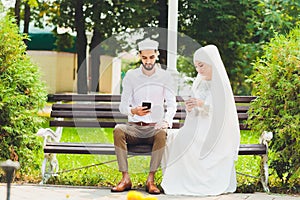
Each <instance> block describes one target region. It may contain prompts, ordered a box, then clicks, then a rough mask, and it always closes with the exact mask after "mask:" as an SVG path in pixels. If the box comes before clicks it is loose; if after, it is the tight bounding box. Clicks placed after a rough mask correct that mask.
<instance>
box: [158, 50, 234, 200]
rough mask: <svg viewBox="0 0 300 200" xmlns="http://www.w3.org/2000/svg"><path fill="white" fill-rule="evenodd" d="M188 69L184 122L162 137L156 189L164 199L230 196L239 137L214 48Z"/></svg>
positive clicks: (229, 91) (231, 99)
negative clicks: (159, 188) (160, 177)
mask: <svg viewBox="0 0 300 200" xmlns="http://www.w3.org/2000/svg"><path fill="white" fill-rule="evenodd" d="M194 65H195V69H196V71H197V72H198V75H197V78H196V80H195V81H194V82H193V86H192V93H191V98H189V99H188V100H186V101H185V105H186V111H187V116H186V120H185V123H184V126H183V127H182V128H180V129H179V131H178V132H177V133H176V136H174V137H173V139H172V137H169V136H168V142H167V143H168V145H167V148H166V153H165V160H164V162H166V163H164V164H163V166H162V167H163V172H164V175H163V180H162V183H161V186H162V188H163V189H164V192H165V194H169V195H197V196H206V195H219V194H222V193H230V192H234V191H235V190H236V173H235V166H234V162H235V160H236V159H237V155H238V148H239V144H240V135H239V122H238V116H237V112H236V107H235V102H234V97H233V93H232V89H231V86H230V82H229V79H228V76H227V74H226V71H225V67H224V65H223V62H222V59H221V57H220V54H219V51H218V49H217V47H216V46H214V45H208V46H205V47H202V48H200V49H198V50H197V51H196V52H195V54H194Z"/></svg>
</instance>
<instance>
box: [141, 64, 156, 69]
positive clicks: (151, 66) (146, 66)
mask: <svg viewBox="0 0 300 200" xmlns="http://www.w3.org/2000/svg"><path fill="white" fill-rule="evenodd" d="M142 65H143V67H144V69H145V70H147V71H151V70H152V69H153V68H154V66H155V63H154V64H153V65H145V64H144V63H142Z"/></svg>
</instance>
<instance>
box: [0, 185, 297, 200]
mask: <svg viewBox="0 0 300 200" xmlns="http://www.w3.org/2000/svg"><path fill="white" fill-rule="evenodd" d="M138 191H140V192H142V193H143V194H144V195H145V196H147V195H148V194H147V193H146V192H145V191H143V190H138ZM126 195H127V192H122V193H111V192H110V189H109V188H97V187H72V186H49V185H32V184H25V185H19V184H13V185H12V188H11V196H10V200H48V199H49V200H126ZM156 197H157V198H158V200H179V199H180V200H300V195H280V194H266V193H253V194H244V193H234V194H224V195H219V196H210V197H195V196H171V195H164V194H161V195H157V196H156ZM2 199H3V200H4V199H6V184H4V183H0V200H2Z"/></svg>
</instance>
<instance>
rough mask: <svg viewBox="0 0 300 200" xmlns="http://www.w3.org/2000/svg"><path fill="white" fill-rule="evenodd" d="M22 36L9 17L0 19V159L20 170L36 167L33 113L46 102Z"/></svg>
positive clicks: (36, 70) (36, 116)
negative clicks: (11, 162) (9, 160)
mask: <svg viewBox="0 0 300 200" xmlns="http://www.w3.org/2000/svg"><path fill="white" fill-rule="evenodd" d="M23 38H24V36H20V35H19V34H18V28H17V26H16V25H15V23H14V20H12V19H11V18H10V17H8V16H6V17H4V18H2V19H0V91H1V93H0V159H1V160H6V159H12V160H14V161H19V162H20V164H21V172H24V173H26V172H28V171H30V170H31V169H34V168H37V167H38V166H39V164H40V163H37V162H36V159H35V154H36V152H37V150H39V149H40V148H41V143H40V142H38V140H37V138H36V137H35V135H34V134H35V133H36V131H37V129H38V126H39V124H40V122H41V121H42V120H41V119H40V118H39V117H38V115H37V112H38V110H39V109H41V108H43V105H44V103H45V102H46V90H45V88H44V85H43V84H42V83H41V81H40V79H39V72H38V67H37V66H35V65H33V64H32V63H31V61H30V59H29V57H28V56H27V55H26V54H25V50H26V47H25V44H24V43H23V41H22V39H23Z"/></svg>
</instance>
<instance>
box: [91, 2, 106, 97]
mask: <svg viewBox="0 0 300 200" xmlns="http://www.w3.org/2000/svg"><path fill="white" fill-rule="evenodd" d="M100 7H101V6H100V5H97V3H94V4H93V11H94V12H93V21H94V23H95V24H100V22H99V19H100V15H101V10H100V9H99V8H100ZM98 28H99V26H97V25H95V26H94V30H93V37H92V41H91V44H90V54H91V85H90V87H91V92H99V80H100V79H99V78H100V77H99V75H100V55H101V50H100V49H101V47H100V42H101V41H102V40H103V37H102V34H101V32H100V30H99V29H98Z"/></svg>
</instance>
